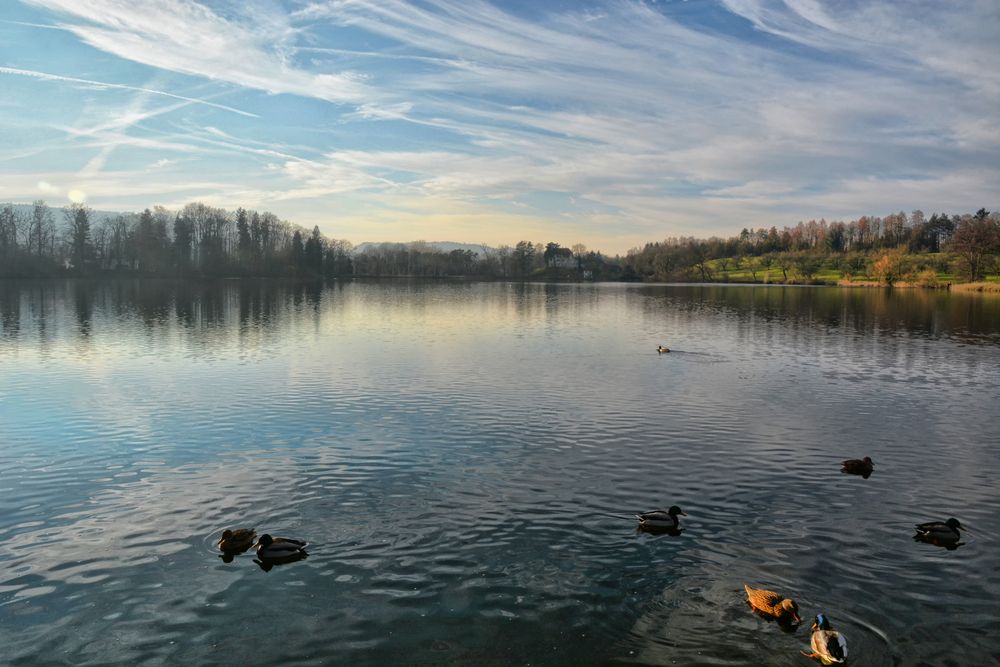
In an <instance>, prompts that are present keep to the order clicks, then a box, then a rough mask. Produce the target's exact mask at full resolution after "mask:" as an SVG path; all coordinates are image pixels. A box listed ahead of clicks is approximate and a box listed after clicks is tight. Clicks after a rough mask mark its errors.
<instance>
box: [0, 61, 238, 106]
mask: <svg viewBox="0 0 1000 667" xmlns="http://www.w3.org/2000/svg"><path fill="white" fill-rule="evenodd" d="M0 74H13V75H15V76H27V77H31V78H33V79H41V80H43V81H61V82H65V83H72V84H79V85H82V86H92V87H95V88H113V89H116V90H131V91H135V92H138V93H147V94H149V95H160V96H163V97H172V98H173V99H175V100H183V101H185V102H190V103H192V104H204V105H205V106H208V107H213V108H215V109H222V110H223V111H231V112H232V113H235V114H239V115H241V116H248V117H250V118H257V114H255V113H251V112H249V111H243V110H242V109H237V108H235V107H231V106H227V105H225V104H219V103H217V102H211V101H209V100H204V99H198V98H195V97H186V96H184V95H178V94H176V93H170V92H167V91H165V90H155V89H153V88H143V87H141V86H129V85H125V84H122V83H109V82H107V81H94V80H92V79H80V78H77V77H73V76H62V75H59V74H49V73H47V72H37V71H34V70H27V69H18V68H16V67H0Z"/></svg>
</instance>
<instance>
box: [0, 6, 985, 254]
mask: <svg viewBox="0 0 1000 667" xmlns="http://www.w3.org/2000/svg"><path fill="white" fill-rule="evenodd" d="M998 38H1000V4H998V3H997V2H996V1H995V0H957V1H955V2H948V3H944V2H940V1H939V0H912V1H911V0H906V1H901V2H898V3H892V2H873V1H871V0H857V1H855V0H838V1H836V2H821V1H819V0H689V1H687V2H682V1H664V0H661V1H659V2H653V1H645V2H642V1H637V0H611V1H606V2H605V1H600V0H595V1H593V2H590V1H588V0H566V1H564V0H552V1H549V2H537V1H531V0H507V1H505V2H501V1H499V0H497V1H495V2H486V1H485V0H422V1H419V2H418V1H413V2H402V1H398V0H371V1H367V0H327V1H316V0H201V1H196V0H143V1H142V2H135V1H133V0H87V2H81V1H79V0H3V1H2V2H0V201H13V202H18V203H26V202H30V201H33V200H35V199H39V198H41V199H45V200H46V201H47V202H48V203H49V204H50V205H53V206H63V205H65V204H67V203H69V202H72V201H82V202H85V203H86V204H87V205H88V206H91V207H93V208H95V209H99V210H141V209H142V208H145V207H151V206H153V205H163V206H166V207H168V208H179V207H181V206H183V205H184V204H185V203H188V202H192V201H201V202H205V203H207V204H210V205H213V206H222V207H225V208H229V209H235V208H236V207H238V206H244V207H246V208H253V209H257V210H270V211H273V212H274V213H276V214H277V215H278V216H279V217H281V218H283V219H286V220H289V221H291V222H294V223H297V224H300V225H302V226H304V227H312V226H313V225H318V226H319V228H320V229H321V230H322V231H323V232H324V233H325V234H327V235H329V236H332V237H335V238H343V239H348V240H351V241H353V242H355V243H360V242H363V241H389V240H393V241H411V240H418V239H423V240H428V241H445V240H448V241H461V242H471V243H487V244H490V245H498V244H503V243H506V244H511V245H513V244H514V243H516V242H517V241H519V240H521V239H528V240H531V241H535V242H548V241H556V242H559V243H562V244H563V245H567V246H568V245H571V244H575V243H584V244H586V245H587V246H588V247H590V248H595V249H601V250H603V251H605V252H610V253H617V252H624V251H626V250H627V249H629V248H631V247H634V246H638V245H641V244H643V243H645V242H647V241H653V240H661V239H663V238H666V237H670V236H678V235H695V236H702V237H704V236H711V235H724V236H728V235H732V234H736V233H738V232H739V230H740V229H741V228H743V227H760V226H767V227H770V226H771V225H777V226H778V227H781V226H784V225H794V224H795V223H796V222H798V221H800V220H809V219H817V220H818V219H820V218H826V219H827V220H834V219H839V220H849V219H854V218H857V217H858V216H861V215H885V214H888V213H893V212H899V211H906V212H909V211H912V210H915V209H920V210H923V211H924V212H925V213H927V214H928V215H929V214H930V213H931V212H936V211H945V212H949V213H964V212H972V211H975V210H977V209H979V208H980V207H984V206H985V207H986V208H988V209H991V210H995V209H996V208H1000V195H998V193H1000V111H998V110H1000V39H998Z"/></svg>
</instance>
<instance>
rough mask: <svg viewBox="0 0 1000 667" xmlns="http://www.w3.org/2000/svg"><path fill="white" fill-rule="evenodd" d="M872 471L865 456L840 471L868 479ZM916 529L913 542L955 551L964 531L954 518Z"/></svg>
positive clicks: (848, 463) (928, 523)
mask: <svg viewBox="0 0 1000 667" xmlns="http://www.w3.org/2000/svg"><path fill="white" fill-rule="evenodd" d="M874 469H875V464H874V463H872V459H871V457H870V456H866V457H865V458H863V459H848V460H846V461H844V462H843V467H842V468H841V469H840V471H841V472H845V473H848V474H851V475H861V476H862V477H863V478H865V479H868V477H870V476H871V474H872V471H873V470H874ZM916 528H917V534H916V535H914V536H913V539H914V540H917V541H918V542H928V543H930V544H936V545H938V546H942V547H946V548H948V549H955V548H957V547H958V546H959V544H958V541H959V540H960V539H961V538H962V534H961V533H960V532H958V531H959V530H964V529H965V528H964V527H963V526H962V524H961V523H960V522H959V520H958V519H955V518H951V519H948V520H947V521H928V522H927V523H921V524H917V526H916Z"/></svg>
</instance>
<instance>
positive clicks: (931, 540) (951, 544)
mask: <svg viewBox="0 0 1000 667" xmlns="http://www.w3.org/2000/svg"><path fill="white" fill-rule="evenodd" d="M913 541H914V542H923V543H924V544H933V545H934V546H936V547H941V548H942V549H947V550H948V551H954V550H955V549H957V548H959V547H964V546H965V542H959V541H958V540H952V539H946V538H941V537H933V536H924V535H914V536H913Z"/></svg>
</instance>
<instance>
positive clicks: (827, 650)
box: [801, 614, 847, 665]
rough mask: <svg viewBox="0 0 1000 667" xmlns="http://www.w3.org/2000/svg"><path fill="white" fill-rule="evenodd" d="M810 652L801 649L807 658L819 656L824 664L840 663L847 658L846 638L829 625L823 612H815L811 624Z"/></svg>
mask: <svg viewBox="0 0 1000 667" xmlns="http://www.w3.org/2000/svg"><path fill="white" fill-rule="evenodd" d="M812 631H813V634H812V639H811V640H810V642H809V644H810V646H811V647H812V653H806V652H805V651H801V653H802V655H804V656H806V657H808V658H819V660H820V662H822V663H823V664H824V665H833V664H840V663H843V662H844V661H846V660H847V638H846V637H844V635H842V634H840V633H839V632H837V631H836V630H834V629H832V628H831V627H830V621H828V620H827V618H826V616H825V615H823V614H817V616H816V621H815V622H814V623H813V624H812Z"/></svg>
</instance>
